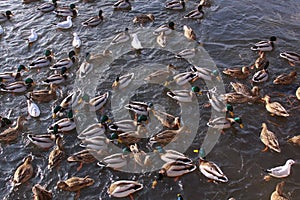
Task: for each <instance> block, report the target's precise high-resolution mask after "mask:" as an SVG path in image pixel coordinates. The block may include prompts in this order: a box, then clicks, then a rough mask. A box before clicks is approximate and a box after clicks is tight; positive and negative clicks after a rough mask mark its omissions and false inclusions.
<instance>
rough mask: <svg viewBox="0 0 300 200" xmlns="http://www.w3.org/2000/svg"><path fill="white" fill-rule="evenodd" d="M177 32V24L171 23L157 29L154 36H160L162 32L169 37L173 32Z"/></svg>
mask: <svg viewBox="0 0 300 200" xmlns="http://www.w3.org/2000/svg"><path fill="white" fill-rule="evenodd" d="M173 30H175V23H174V22H169V23H168V24H164V25H161V26H160V27H158V28H157V29H155V30H154V32H153V34H154V35H159V34H160V33H161V32H164V33H165V35H169V34H171V33H172V31H173Z"/></svg>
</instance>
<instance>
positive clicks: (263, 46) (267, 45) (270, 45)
mask: <svg viewBox="0 0 300 200" xmlns="http://www.w3.org/2000/svg"><path fill="white" fill-rule="evenodd" d="M276 40H277V38H276V37H275V36H272V37H270V40H269V41H260V42H258V43H256V44H254V46H253V47H251V50H253V51H272V50H273V49H274V42H275V41H276Z"/></svg>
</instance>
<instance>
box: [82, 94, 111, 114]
mask: <svg viewBox="0 0 300 200" xmlns="http://www.w3.org/2000/svg"><path fill="white" fill-rule="evenodd" d="M82 99H83V100H84V101H86V104H87V105H88V106H89V109H90V111H92V112H95V111H97V110H100V109H102V108H103V107H104V105H105V104H106V102H107V101H108V99H109V92H105V93H104V94H101V95H98V96H96V97H94V98H92V99H89V97H87V96H83V98H82Z"/></svg>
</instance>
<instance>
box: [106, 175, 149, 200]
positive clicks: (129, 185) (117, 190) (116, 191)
mask: <svg viewBox="0 0 300 200" xmlns="http://www.w3.org/2000/svg"><path fill="white" fill-rule="evenodd" d="M143 187H144V186H143V184H141V183H139V182H137V181H131V180H119V181H116V182H113V183H112V184H111V185H110V186H109V188H108V189H107V193H108V195H109V196H112V197H117V198H123V197H127V196H131V199H133V197H132V194H133V193H136V192H138V191H140V190H142V189H143Z"/></svg>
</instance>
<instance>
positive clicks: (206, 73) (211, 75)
mask: <svg viewBox="0 0 300 200" xmlns="http://www.w3.org/2000/svg"><path fill="white" fill-rule="evenodd" d="M190 69H191V71H192V72H193V73H194V74H196V75H197V77H198V78H202V79H203V80H205V81H214V80H218V81H220V80H221V78H220V76H219V72H218V70H216V69H214V70H211V69H208V68H204V67H198V66H195V65H192V66H191V67H190Z"/></svg>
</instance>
